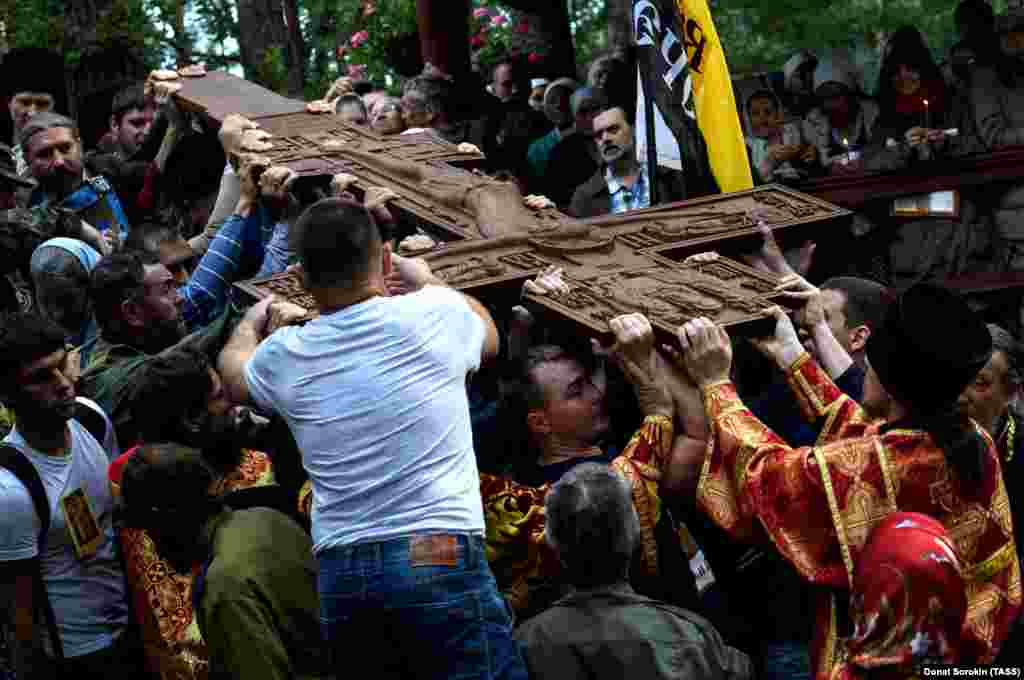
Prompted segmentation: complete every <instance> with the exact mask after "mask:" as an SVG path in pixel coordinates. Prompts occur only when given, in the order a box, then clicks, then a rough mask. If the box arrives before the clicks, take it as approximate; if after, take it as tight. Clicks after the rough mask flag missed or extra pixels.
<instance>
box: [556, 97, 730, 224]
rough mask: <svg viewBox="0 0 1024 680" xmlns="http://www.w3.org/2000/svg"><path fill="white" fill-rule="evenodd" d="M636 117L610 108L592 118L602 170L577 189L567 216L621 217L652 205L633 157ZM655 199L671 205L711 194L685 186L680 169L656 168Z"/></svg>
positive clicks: (648, 183) (643, 173) (644, 172)
mask: <svg viewBox="0 0 1024 680" xmlns="http://www.w3.org/2000/svg"><path fill="white" fill-rule="evenodd" d="M634 123H635V117H634V114H633V111H632V109H628V110H627V109H626V108H624V107H622V106H619V105H617V104H616V105H613V106H610V107H608V108H606V109H605V110H604V111H602V112H601V113H600V114H598V116H597V117H596V118H594V141H595V142H596V143H597V150H598V153H599V154H600V156H601V164H602V166H603V169H600V170H598V171H597V172H596V173H595V174H594V175H593V176H592V177H591V178H590V179H589V180H587V182H585V183H584V184H582V185H580V186H579V187H577V188H576V192H575V193H574V194H573V197H572V202H571V203H570V205H569V213H570V214H572V215H575V216H576V217H580V218H585V217H597V216H598V215H606V214H608V213H614V214H620V213H624V212H628V211H630V210H639V209H641V208H649V207H650V206H651V180H650V178H649V177H648V176H647V168H645V167H644V166H643V165H641V164H640V163H639V162H638V161H637V158H636V141H635V139H634V137H633V125H634ZM655 181H656V182H657V188H658V191H657V199H658V202H659V203H672V202H674V201H682V200H685V199H687V198H696V197H697V196H703V195H706V194H708V193H711V192H710V191H707V190H703V189H700V188H698V187H694V186H691V187H687V182H686V177H685V176H684V175H683V173H682V172H681V171H679V170H673V169H671V168H665V167H661V166H659V167H658V171H657V177H656V178H655Z"/></svg>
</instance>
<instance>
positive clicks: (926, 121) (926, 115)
mask: <svg viewBox="0 0 1024 680" xmlns="http://www.w3.org/2000/svg"><path fill="white" fill-rule="evenodd" d="M931 118H932V117H931V109H929V108H928V100H927V99H925V100H924V127H925V129H926V130H931V129H932V120H931Z"/></svg>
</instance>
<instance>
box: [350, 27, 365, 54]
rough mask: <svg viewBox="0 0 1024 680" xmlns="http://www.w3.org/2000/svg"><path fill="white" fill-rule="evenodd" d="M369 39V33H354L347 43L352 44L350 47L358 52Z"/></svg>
mask: <svg viewBox="0 0 1024 680" xmlns="http://www.w3.org/2000/svg"><path fill="white" fill-rule="evenodd" d="M369 39H370V34H369V33H367V32H366V31H359V32H358V33H356V34H355V35H353V36H352V39H351V40H350V41H349V42H350V43H351V44H352V47H353V48H354V49H357V50H358V49H359V48H360V47H362V46H363V44H365V43H366V41H367V40H369Z"/></svg>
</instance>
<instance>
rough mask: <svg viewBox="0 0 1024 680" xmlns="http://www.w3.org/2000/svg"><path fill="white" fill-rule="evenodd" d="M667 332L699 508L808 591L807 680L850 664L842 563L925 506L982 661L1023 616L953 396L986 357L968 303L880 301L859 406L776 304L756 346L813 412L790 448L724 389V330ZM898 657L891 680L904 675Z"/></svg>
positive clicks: (695, 326) (987, 447)
mask: <svg viewBox="0 0 1024 680" xmlns="http://www.w3.org/2000/svg"><path fill="white" fill-rule="evenodd" d="M679 339H680V344H681V346H682V350H683V352H682V355H681V360H682V362H683V363H684V365H685V367H686V369H687V370H688V371H689V373H690V375H691V377H692V378H693V379H694V381H695V382H696V383H697V385H699V386H700V388H701V390H702V393H703V397H704V406H705V412H706V415H707V419H708V424H709V426H710V432H711V434H710V436H709V439H708V446H707V450H706V453H705V455H704V458H703V460H702V461H695V464H696V465H700V466H701V471H700V475H699V481H698V483H697V501H698V504H699V505H700V507H701V508H702V509H703V510H704V511H705V512H707V513H708V515H709V516H710V517H711V518H712V519H714V521H715V522H716V523H717V524H719V525H720V526H722V527H723V528H724V529H725V530H726V531H728V532H729V533H730V534H731V535H732V536H734V537H735V538H736V539H738V540H745V541H764V540H765V538H767V539H770V541H771V542H772V543H773V544H774V545H775V547H776V548H777V549H778V550H779V551H780V552H781V553H782V555H783V556H785V557H786V558H787V559H788V560H790V561H791V562H792V563H793V564H794V565H795V566H796V568H797V569H798V570H799V572H800V573H801V574H802V575H803V576H804V578H806V579H807V580H808V581H810V582H811V583H812V584H813V585H816V586H821V588H820V589H819V602H818V608H817V615H818V626H816V635H815V641H814V645H813V646H812V663H813V664H814V672H815V677H816V678H818V679H824V678H830V677H833V674H834V673H835V672H837V670H838V669H840V668H845V667H848V664H849V661H850V657H851V653H850V645H849V641H850V640H851V639H853V630H852V626H851V625H850V624H849V623H848V621H849V620H850V616H849V607H848V602H849V596H850V592H851V586H852V584H853V583H854V575H855V565H857V563H858V559H859V557H860V556H861V553H862V552H863V550H864V546H865V543H866V542H867V538H868V536H869V534H870V533H871V531H872V529H873V528H874V527H876V526H877V525H878V524H879V523H881V522H882V520H884V519H885V518H886V517H887V516H889V515H891V514H892V513H894V512H898V511H901V512H916V513H921V514H924V515H927V516H929V517H932V518H934V519H936V520H938V521H939V522H940V523H941V524H942V526H943V527H944V528H945V530H946V531H947V532H948V535H949V537H950V538H951V540H952V542H953V545H954V547H955V550H956V557H957V559H958V562H959V566H960V568H961V570H962V576H963V580H964V583H965V589H966V599H967V614H966V619H965V621H964V624H963V627H962V629H961V636H962V639H961V640H959V641H958V645H957V646H958V648H959V656H960V662H961V663H972V662H980V663H989V662H991V661H992V659H993V658H994V657H995V655H996V653H997V652H998V651H999V647H1000V645H1001V644H1002V642H1003V640H1004V639H1005V637H1006V635H1007V632H1008V630H1009V628H1010V625H1011V624H1012V622H1013V621H1015V620H1016V619H1017V616H1018V615H1019V613H1020V609H1021V582H1020V566H1019V564H1018V561H1017V554H1016V550H1015V546H1014V541H1013V525H1012V520H1011V517H1010V506H1009V499H1008V498H1007V494H1006V489H1005V487H1004V485H1003V478H1002V471H1001V469H1000V463H999V458H998V456H997V455H996V452H995V449H994V447H993V445H992V441H991V439H990V438H989V437H988V435H987V434H985V433H984V432H983V431H982V430H981V429H980V428H979V427H978V426H977V425H976V424H975V423H974V422H973V421H970V420H969V419H968V418H967V417H966V416H964V415H960V414H959V413H958V412H957V409H956V407H955V404H956V400H957V397H958V395H959V394H960V393H961V392H962V391H963V389H964V387H966V386H967V384H968V383H969V382H970V381H971V380H972V379H973V378H974V376H975V374H976V373H977V372H978V371H979V370H980V369H981V368H982V367H983V366H984V365H985V363H986V362H987V361H988V358H989V356H990V354H991V352H992V344H991V338H990V337H989V333H988V331H987V330H986V328H985V325H984V324H983V323H982V321H981V320H980V319H979V318H977V316H976V315H974V314H973V312H971V311H970V309H969V308H968V307H967V306H966V304H965V303H964V302H963V301H962V300H960V299H959V298H958V297H956V296H955V295H954V294H953V293H950V292H949V291H947V290H945V289H943V288H939V287H936V286H930V285H918V286H914V287H912V288H911V289H909V290H908V291H906V292H905V293H903V294H902V295H901V296H900V297H899V298H898V299H897V300H896V301H895V302H893V303H892V304H891V306H890V307H889V309H888V311H887V313H886V318H885V322H884V324H883V325H882V327H881V328H880V329H878V330H877V331H876V332H874V333H872V335H871V338H870V340H869V342H868V347H867V359H868V362H867V363H868V366H867V375H866V379H865V387H864V404H863V407H862V406H861V405H859V404H857V403H856V402H854V401H853V400H852V399H850V398H849V397H847V396H846V395H844V394H843V393H842V392H840V391H839V390H838V389H837V388H836V387H835V385H834V384H833V383H832V381H831V380H830V379H829V377H828V375H827V374H826V373H825V372H824V371H823V370H821V369H820V368H819V367H818V365H817V364H816V363H815V362H814V361H813V360H812V359H811V357H810V356H809V355H808V354H807V353H806V352H805V351H804V349H803V346H802V345H801V343H800V340H799V338H798V336H797V333H796V330H795V329H794V327H793V324H792V322H791V321H790V320H789V318H788V317H787V316H786V315H785V314H784V313H783V312H782V311H781V310H776V331H775V337H774V338H773V339H771V340H767V341H764V342H762V347H763V348H764V349H765V351H766V352H767V353H768V354H770V355H771V356H772V357H773V358H774V359H775V360H776V362H777V363H778V364H779V365H780V367H781V368H782V369H783V370H784V371H786V374H787V376H788V380H789V383H790V386H791V388H792V390H793V393H794V395H795V398H796V399H797V401H798V402H799V403H800V405H801V408H802V410H803V411H804V413H805V415H806V416H807V417H808V418H809V419H812V420H817V421H822V422H823V423H824V428H823V430H822V432H821V435H820V437H819V439H818V441H817V443H816V445H815V446H813V447H805V448H799V449H794V448H792V447H790V446H788V445H787V444H786V442H784V441H782V440H781V439H780V438H779V437H778V436H777V435H776V434H775V433H774V432H772V431H771V430H770V429H768V428H767V427H766V426H765V425H763V424H762V423H761V422H760V421H758V420H757V419H756V418H755V417H754V416H753V415H752V414H751V413H750V411H749V410H748V409H747V407H746V406H745V405H744V404H743V402H742V401H741V400H740V399H739V397H738V396H737V393H736V388H735V387H734V386H733V384H732V382H731V381H730V380H729V375H730V369H731V364H732V349H731V346H730V342H729V337H728V334H727V333H726V332H725V330H724V329H722V328H721V327H718V326H715V325H714V324H713V323H712V322H710V321H708V320H707V319H697V320H695V321H691V322H690V323H688V324H686V325H685V326H683V327H681V328H680V329H679ZM855 594H856V593H855ZM782 615H784V613H782ZM918 648H919V649H927V647H923V646H918ZM925 654H926V652H923V653H922V655H921V658H909V659H908V660H907V664H909V665H912V664H914V663H920V662H921V661H924V660H927V658H928V657H927V656H926V655H925ZM909 665H908V666H907V667H906V668H903V669H900V670H905V671H907V672H906V673H905V674H904V675H903V676H899V677H910V676H911V675H912V671H911V670H910V667H909ZM894 670H895V669H894ZM897 675H898V673H897Z"/></svg>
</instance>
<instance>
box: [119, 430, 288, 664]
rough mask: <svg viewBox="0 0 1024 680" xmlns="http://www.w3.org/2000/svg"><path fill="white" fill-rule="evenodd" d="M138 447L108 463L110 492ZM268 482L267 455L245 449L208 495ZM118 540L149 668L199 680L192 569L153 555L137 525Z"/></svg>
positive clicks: (203, 655) (200, 645)
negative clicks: (182, 569)
mask: <svg viewBox="0 0 1024 680" xmlns="http://www.w3.org/2000/svg"><path fill="white" fill-rule="evenodd" d="M138 448H139V447H135V448H133V449H130V450H128V451H126V452H125V453H124V454H122V455H121V456H120V457H118V458H117V459H116V460H115V461H114V462H113V463H112V464H111V465H110V470H109V476H110V483H111V487H112V488H113V490H114V494H115V495H119V494H120V485H121V475H122V473H123V472H124V465H125V463H126V462H127V461H128V459H129V458H131V457H132V456H133V455H135V452H136V451H138ZM273 483H274V472H273V469H272V467H271V464H270V458H269V457H268V456H267V455H266V454H265V453H260V452H259V451H249V450H245V451H243V453H242V460H241V462H240V463H239V465H238V467H237V468H236V469H234V470H232V471H231V472H230V473H229V474H228V475H226V476H225V477H223V478H221V479H219V480H217V481H216V482H214V484H213V486H212V487H211V488H210V494H211V495H214V496H219V495H223V494H225V493H228V492H230V491H237V490H239V489H245V488H249V487H254V486H267V485H270V484H273ZM120 539H121V548H122V550H123V551H124V556H125V566H126V568H127V577H128V587H129V588H131V591H132V597H133V599H134V606H135V614H136V618H137V621H138V623H139V625H140V626H141V627H142V638H143V647H144V650H145V654H146V663H147V665H148V667H149V669H150V671H151V672H153V673H154V674H156V675H157V676H159V677H160V678H161V679H162V680H205V678H207V677H208V675H209V658H208V656H207V652H206V644H205V643H204V642H203V638H202V635H201V634H200V632H199V624H198V623H197V622H196V618H195V615H194V614H193V612H192V581H193V577H194V574H191V573H190V574H179V573H177V572H176V571H175V570H174V568H173V567H172V566H171V565H170V564H169V563H168V562H166V561H165V560H164V559H162V558H161V557H160V555H159V554H157V552H156V546H155V545H154V543H153V540H152V539H151V538H150V537H149V534H148V533H146V532H145V531H143V530H141V529H122V530H121V532H120Z"/></svg>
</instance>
